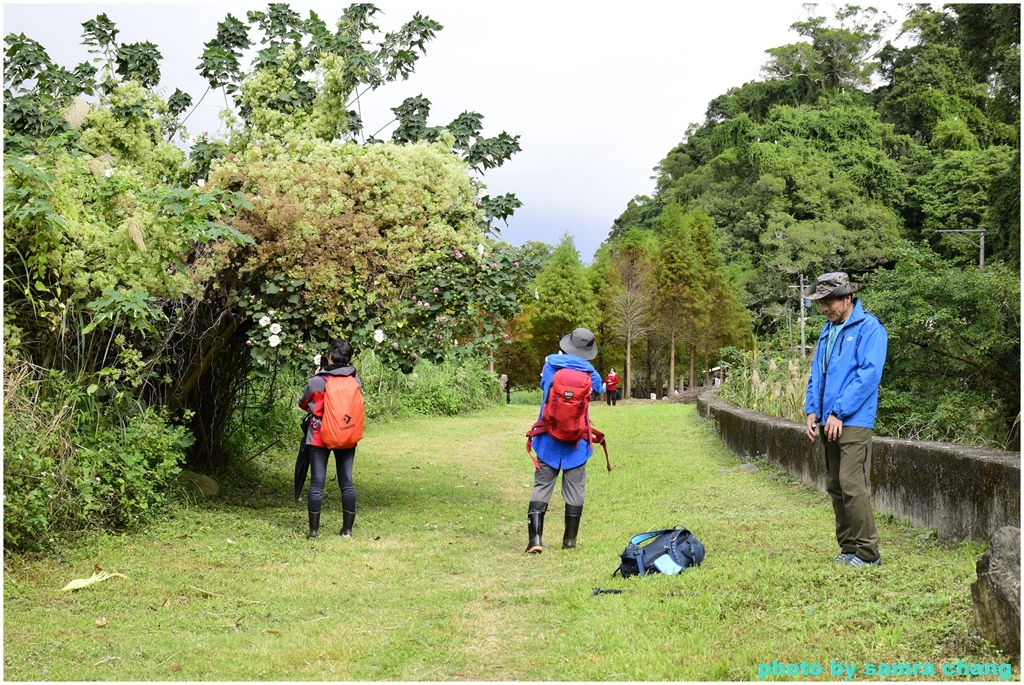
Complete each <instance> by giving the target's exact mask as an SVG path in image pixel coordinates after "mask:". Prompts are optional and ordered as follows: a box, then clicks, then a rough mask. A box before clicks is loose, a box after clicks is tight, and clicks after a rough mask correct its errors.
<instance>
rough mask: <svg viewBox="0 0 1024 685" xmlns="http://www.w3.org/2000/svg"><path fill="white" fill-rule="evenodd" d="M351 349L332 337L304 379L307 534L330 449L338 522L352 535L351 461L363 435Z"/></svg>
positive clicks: (316, 521) (316, 523)
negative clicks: (338, 492)
mask: <svg viewBox="0 0 1024 685" xmlns="http://www.w3.org/2000/svg"><path fill="white" fill-rule="evenodd" d="M352 354H353V349H352V345H350V344H349V343H348V342H346V341H345V340H341V339H338V340H335V341H334V342H332V343H331V345H330V348H328V351H327V363H326V364H325V365H324V366H323V367H322V368H321V369H320V372H318V373H317V375H315V376H313V377H312V378H310V379H309V381H307V382H306V389H305V391H304V392H303V394H302V398H301V399H300V400H299V408H300V409H305V410H306V411H307V412H309V414H310V417H311V419H310V422H309V428H308V429H307V431H306V444H307V445H309V466H310V471H311V472H312V475H311V477H310V483H309V493H308V495H307V500H306V508H307V509H308V510H309V535H308V537H309V538H311V539H312V538H316V537H317V535H318V534H319V531H320V509H321V508H322V505H323V491H324V483H325V482H326V480H327V460H328V458H329V457H330V454H331V451H332V450H333V451H334V461H335V467H336V468H337V470H338V485H339V486H340V487H341V509H342V525H341V532H340V535H342V536H344V537H351V536H352V524H353V523H355V520H356V489H355V484H354V483H353V482H352V465H353V463H354V462H355V457H356V445H358V444H359V441H360V440H361V439H362V437H363V423H364V420H365V415H366V412H365V409H364V405H363V388H362V383H361V382H360V381H359V378H358V377H357V376H356V370H355V368H354V367H352V366H350V363H351V361H352Z"/></svg>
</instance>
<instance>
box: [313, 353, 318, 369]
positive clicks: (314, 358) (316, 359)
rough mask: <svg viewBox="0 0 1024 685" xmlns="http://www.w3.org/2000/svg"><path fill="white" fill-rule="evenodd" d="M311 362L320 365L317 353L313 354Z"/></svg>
mask: <svg viewBox="0 0 1024 685" xmlns="http://www.w3.org/2000/svg"><path fill="white" fill-rule="evenodd" d="M313 363H314V364H316V365H317V366H320V355H319V354H316V355H313Z"/></svg>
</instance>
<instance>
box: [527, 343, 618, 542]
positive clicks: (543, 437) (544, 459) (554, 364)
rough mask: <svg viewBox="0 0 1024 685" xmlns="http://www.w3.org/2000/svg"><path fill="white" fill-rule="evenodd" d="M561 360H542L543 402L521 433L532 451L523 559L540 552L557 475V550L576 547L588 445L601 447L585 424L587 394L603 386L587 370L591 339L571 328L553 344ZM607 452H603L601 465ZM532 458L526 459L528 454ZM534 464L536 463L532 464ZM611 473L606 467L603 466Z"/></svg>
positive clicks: (554, 357)
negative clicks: (561, 522)
mask: <svg viewBox="0 0 1024 685" xmlns="http://www.w3.org/2000/svg"><path fill="white" fill-rule="evenodd" d="M559 348H560V349H561V354H552V355H548V357H547V359H545V361H544V368H543V370H542V371H541V381H540V384H541V390H542V393H543V397H544V399H543V401H542V403H541V408H540V415H539V416H538V419H537V423H535V424H534V425H533V428H532V429H531V430H530V432H529V433H527V443H526V451H527V452H530V449H531V447H534V448H536V451H537V457H536V458H535V459H534V460H533V463H534V467H535V471H534V482H533V483H534V484H533V491H532V492H531V494H530V506H529V509H528V510H527V514H526V518H527V525H528V532H529V543H528V544H527V546H526V553H527V554H539V553H541V552H543V551H544V546H543V542H542V539H541V538H542V536H543V533H544V514H545V513H546V512H547V509H548V502H549V501H550V500H551V495H552V493H553V492H554V489H555V479H556V478H557V477H558V473H559V471H561V472H562V498H563V499H564V500H565V532H564V534H563V537H562V549H572V548H573V547H575V546H576V536H577V535H578V533H579V528H580V518H581V517H582V515H583V497H584V489H585V486H586V482H587V460H588V459H590V455H591V454H593V452H594V447H593V442H595V439H594V438H595V436H596V438H597V440H596V441H597V442H598V443H599V444H602V445H603V441H604V436H603V435H601V433H600V432H598V431H595V430H594V428H593V426H592V425H591V424H590V415H589V412H588V410H589V406H590V396H591V391H592V390H593V389H597V390H598V391H600V392H604V383H603V382H602V380H601V374H599V373H598V372H597V371H596V370H595V369H594V367H593V365H591V363H590V360H591V359H593V358H594V357H596V356H597V342H596V341H595V340H594V334H593V333H591V332H590V331H589V330H587V329H586V328H577V329H576V330H574V331H573V332H572V333H570V334H569V335H567V336H565V337H564V338H562V340H561V341H560V342H559ZM607 455H608V450H607V449H605V458H606V459H607ZM531 456H532V454H531ZM538 460H539V462H538ZM608 470H609V471H610V470H611V466H610V465H609V466H608Z"/></svg>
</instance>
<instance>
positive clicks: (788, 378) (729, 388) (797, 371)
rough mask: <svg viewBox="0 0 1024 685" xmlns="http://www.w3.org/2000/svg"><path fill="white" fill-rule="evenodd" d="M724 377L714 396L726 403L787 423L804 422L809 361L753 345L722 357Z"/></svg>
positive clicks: (732, 350)
mask: <svg viewBox="0 0 1024 685" xmlns="http://www.w3.org/2000/svg"><path fill="white" fill-rule="evenodd" d="M726 363H727V364H728V366H727V368H728V375H727V376H726V378H725V381H724V382H723V383H722V385H721V386H720V387H719V390H718V395H719V397H721V398H722V399H723V400H725V401H726V402H729V403H730V404H733V405H736V406H737V407H743V408H744V409H753V410H754V411H759V412H762V413H764V414H770V415H772V416H778V417H781V418H784V419H789V420H790V421H798V422H804V421H806V418H807V414H806V413H804V399H805V395H806V392H807V380H808V378H810V375H811V367H810V360H809V359H807V360H800V359H793V358H788V357H786V356H784V355H780V354H778V353H776V352H773V351H772V350H771V349H770V348H764V349H760V348H758V347H757V346H756V345H755V346H754V348H753V349H751V350H750V351H747V352H743V351H740V350H738V349H736V348H732V349H731V353H730V354H727V355H726Z"/></svg>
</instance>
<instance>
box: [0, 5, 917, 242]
mask: <svg viewBox="0 0 1024 685" xmlns="http://www.w3.org/2000/svg"><path fill="white" fill-rule="evenodd" d="M289 4H290V5H291V7H292V9H293V10H295V11H297V12H299V13H300V14H301V15H302V16H303V17H306V16H308V13H309V10H310V9H312V10H314V11H315V12H316V13H317V14H318V15H320V17H321V18H322V19H324V20H325V21H327V22H328V25H330V26H333V25H334V22H335V20H336V19H337V17H338V15H339V14H340V9H341V8H342V7H344V6H346V5H347V4H349V3H348V2H344V1H343V2H330V3H328V2H291V3H289ZM375 4H376V5H377V6H378V7H380V8H381V10H382V11H383V13H384V15H383V17H380V16H379V17H378V19H379V21H378V22H377V23H378V25H380V26H381V28H382V29H384V30H392V29H395V28H398V27H399V26H400V25H401V24H403V23H404V22H405V21H407V20H408V19H410V18H411V17H412V15H413V14H414V13H415V12H417V11H419V12H421V13H422V14H425V15H427V16H429V17H430V18H431V19H434V20H435V21H438V22H440V23H441V24H442V25H443V26H444V30H442V31H441V32H440V33H439V34H438V35H437V36H436V37H435V39H434V40H433V41H432V42H431V43H428V45H427V54H426V56H425V57H423V58H422V59H420V61H419V62H418V63H417V66H416V71H415V73H414V74H413V75H412V76H411V77H410V78H409V80H408V81H405V82H398V83H394V84H390V85H388V86H384V87H382V88H380V89H379V90H377V91H376V92H374V93H371V94H369V95H367V96H366V97H364V98H363V100H362V109H363V120H364V124H365V129H366V131H367V133H372V132H373V131H376V130H377V129H379V128H380V127H381V126H384V125H385V124H387V123H388V122H389V121H390V120H391V119H392V118H393V114H392V113H391V112H390V111H389V108H390V107H394V106H397V105H398V104H400V103H401V101H402V100H403V99H404V98H406V97H408V96H411V95H420V94H422V95H424V96H425V97H427V98H428V99H429V100H430V101H431V103H432V108H431V115H430V120H429V122H428V123H429V124H431V125H443V124H447V123H448V122H450V121H451V120H452V119H454V118H455V117H456V116H458V115H459V114H460V113H461V112H463V111H465V110H470V111H476V112H479V113H481V114H483V115H484V134H485V135H488V136H493V135H497V134H498V133H499V132H501V131H507V132H508V133H510V134H512V135H516V134H518V135H520V136H521V138H520V144H521V145H522V148H523V150H522V152H520V153H519V154H517V155H515V156H514V157H512V159H511V160H510V161H508V162H506V163H505V165H504V166H503V167H501V168H499V169H494V170H491V171H489V172H488V173H487V175H486V176H485V177H484V182H485V183H486V184H487V186H488V192H489V193H491V194H492V195H500V194H502V193H506V192H513V193H515V194H516V195H517V196H518V197H519V199H520V200H521V201H522V203H523V206H522V207H521V208H520V209H519V210H517V211H516V213H515V215H514V216H513V217H512V218H511V219H510V220H509V225H508V227H505V226H504V225H503V224H501V223H500V222H499V226H500V227H501V236H502V238H504V239H505V240H507V241H509V242H511V243H513V244H520V243H522V242H523V241H526V240H541V241H544V242H547V243H557V242H558V241H559V239H560V237H561V236H562V234H563V233H565V232H568V233H569V234H571V235H572V236H573V238H574V240H575V243H576V247H577V248H578V249H579V251H580V255H581V257H582V258H583V260H584V262H590V261H591V259H592V258H593V255H594V252H595V250H596V249H597V247H598V246H599V245H600V243H601V242H602V241H603V240H604V239H605V238H607V236H608V231H609V229H610V228H611V225H612V221H614V219H615V218H616V217H618V216H619V214H621V213H622V211H623V210H624V209H625V207H626V203H627V202H628V201H629V199H630V198H632V197H634V196H636V195H642V194H650V193H651V192H652V191H653V188H654V181H653V180H652V179H651V176H652V175H653V171H652V169H653V167H654V166H655V165H656V164H657V163H658V162H659V161H660V160H661V159H662V158H663V157H664V156H665V154H666V153H667V152H668V151H669V150H670V149H671V148H672V147H673V146H674V145H676V144H677V143H679V142H680V141H681V140H682V138H683V136H684V134H685V131H686V128H687V126H688V125H689V124H691V123H699V122H701V121H703V119H704V112H705V110H706V109H707V104H708V102H709V101H710V100H711V99H712V98H714V97H716V96H718V95H721V94H722V93H724V92H725V91H726V90H728V89H729V88H731V87H733V86H739V85H742V84H743V83H745V82H747V81H751V80H754V79H757V78H759V73H760V68H761V66H762V65H763V64H764V61H765V57H766V55H765V50H766V49H768V48H771V47H777V46H780V45H785V44H787V43H793V42H796V41H797V40H798V38H799V37H798V36H797V35H796V34H795V33H793V32H791V31H789V26H790V24H792V23H793V22H794V21H798V20H802V19H805V18H806V17H807V13H806V10H804V9H803V4H802V3H800V2H779V1H771V2H749V1H748V2H706V1H701V2H692V1H679V0H676V1H669V0H649V1H646V2H632V3H623V2H615V3H605V2H592V1H590V2H585V1H583V0H566V1H561V2H559V1H557V0H547V1H546V2H545V1H541V0H516V1H515V2H512V1H510V0H503V1H501V2H493V1H492V2H487V1H485V0H474V1H468V0H377V2H375ZM874 5H875V6H876V7H879V8H881V9H885V10H886V11H888V12H889V13H890V15H892V16H893V17H894V18H898V17H902V14H903V13H902V11H901V10H900V9H899V7H898V6H897V5H896V4H895V3H874ZM266 7H267V3H266V2H255V1H253V2H245V3H242V2H223V3H177V4H144V3H126V4H113V3H102V4H97V3H87V4H62V5H56V4H42V3H28V4H15V3H5V4H4V17H3V18H4V26H3V31H4V34H5V35H6V34H8V33H12V32H13V33H25V34H26V35H28V36H29V37H31V38H34V39H35V40H38V41H39V42H40V43H42V44H43V46H44V47H45V48H46V49H47V51H48V52H49V54H50V57H51V58H52V59H53V60H54V61H56V62H57V63H59V64H61V65H63V66H67V67H72V66H74V65H75V64H78V63H79V62H82V61H85V60H87V59H89V58H90V55H89V54H88V53H87V52H86V50H85V47H84V46H82V45H81V34H82V26H81V24H82V22H84V21H86V20H88V19H92V18H94V17H95V16H96V15H98V14H100V13H106V14H107V16H108V17H109V18H110V19H111V20H112V21H114V23H115V24H116V25H117V27H118V28H119V29H120V34H119V35H118V40H119V41H120V42H125V43H133V42H137V41H151V42H153V43H155V44H156V45H157V46H158V47H159V49H160V51H161V53H162V54H163V57H164V59H163V62H162V81H161V87H162V88H165V89H166V92H165V95H169V94H170V93H172V92H174V89H175V88H181V89H182V90H184V91H186V92H188V93H190V94H191V95H192V96H193V98H194V99H198V98H199V97H200V96H201V95H202V94H203V92H204V91H205V90H206V85H207V84H206V82H205V81H204V80H203V79H202V77H200V76H199V74H198V72H197V71H196V69H195V68H196V65H197V64H198V61H199V57H200V55H201V54H202V51H203V44H204V43H205V42H207V41H209V40H210V39H212V38H213V37H214V36H215V34H216V30H217V23H218V22H219V21H221V20H223V19H224V17H225V15H226V14H227V13H228V12H231V13H232V14H234V15H235V16H236V17H239V18H241V19H244V18H245V12H246V11H247V10H253V9H260V10H264V9H266ZM832 12H833V6H832V5H828V4H822V5H820V6H819V14H824V15H826V16H831V14H832ZM251 35H252V37H255V35H256V32H255V31H253V32H252V33H251ZM223 106H224V98H223V96H222V95H221V94H220V93H216V94H214V93H210V94H209V95H207V96H206V99H205V100H204V101H203V104H202V106H201V107H200V108H199V109H198V110H197V112H196V113H195V114H194V115H193V116H192V118H191V119H190V120H189V122H188V124H187V126H188V128H189V130H190V131H191V132H192V133H200V132H203V131H209V132H210V133H211V134H215V133H216V132H217V131H218V129H220V128H221V125H220V122H219V120H218V119H217V112H218V110H219V109H220V108H222V107H223ZM392 128H393V125H392V126H390V127H388V128H386V129H385V130H384V131H383V132H382V133H381V134H379V135H378V137H380V138H386V137H389V136H390V133H391V130H392Z"/></svg>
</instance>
